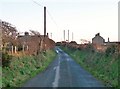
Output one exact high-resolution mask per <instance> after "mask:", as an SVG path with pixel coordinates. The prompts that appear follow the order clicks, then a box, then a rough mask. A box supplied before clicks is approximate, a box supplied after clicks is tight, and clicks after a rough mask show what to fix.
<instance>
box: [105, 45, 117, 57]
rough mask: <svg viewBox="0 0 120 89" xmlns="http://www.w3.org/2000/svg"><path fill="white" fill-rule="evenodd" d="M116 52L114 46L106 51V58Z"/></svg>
mask: <svg viewBox="0 0 120 89" xmlns="http://www.w3.org/2000/svg"><path fill="white" fill-rule="evenodd" d="M115 51H116V47H115V45H112V46H110V47H108V48H107V49H106V51H105V55H106V56H109V55H112V54H114V53H115Z"/></svg>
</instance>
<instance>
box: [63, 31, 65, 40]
mask: <svg viewBox="0 0 120 89" xmlns="http://www.w3.org/2000/svg"><path fill="white" fill-rule="evenodd" d="M63 38H64V41H65V30H64V31H63Z"/></svg>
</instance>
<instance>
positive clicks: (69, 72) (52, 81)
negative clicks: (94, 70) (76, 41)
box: [23, 47, 104, 87]
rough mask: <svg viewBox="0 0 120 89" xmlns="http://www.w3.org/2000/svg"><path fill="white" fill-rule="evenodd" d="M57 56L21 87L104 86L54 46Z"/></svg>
mask: <svg viewBox="0 0 120 89" xmlns="http://www.w3.org/2000/svg"><path fill="white" fill-rule="evenodd" d="M56 52H57V54H58V56H57V58H56V59H55V60H54V61H53V62H52V63H51V64H50V65H49V67H48V68H47V69H46V70H45V71H43V72H42V73H40V74H38V75H37V76H35V77H34V78H32V79H31V80H29V81H27V82H26V83H25V84H24V85H23V87H104V85H103V84H102V83H101V82H100V81H98V80H97V79H95V78H94V77H93V76H92V75H91V74H90V73H89V72H87V71H86V70H84V69H83V68H82V67H81V66H80V65H79V64H77V63H76V62H75V61H74V60H73V59H72V58H71V57H70V56H69V55H68V54H66V53H65V52H64V51H62V50H61V49H60V48H57V47H56Z"/></svg>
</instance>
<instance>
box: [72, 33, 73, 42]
mask: <svg viewBox="0 0 120 89" xmlns="http://www.w3.org/2000/svg"><path fill="white" fill-rule="evenodd" d="M72 41H73V32H72Z"/></svg>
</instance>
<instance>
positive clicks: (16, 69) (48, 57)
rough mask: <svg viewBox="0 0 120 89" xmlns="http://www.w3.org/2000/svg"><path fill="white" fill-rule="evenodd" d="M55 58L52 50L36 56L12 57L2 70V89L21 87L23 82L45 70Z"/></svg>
mask: <svg viewBox="0 0 120 89" xmlns="http://www.w3.org/2000/svg"><path fill="white" fill-rule="evenodd" d="M55 57H56V53H55V51H53V50H47V51H46V52H42V53H40V54H39V55H36V56H23V57H12V59H11V60H10V62H9V63H8V61H7V62H6V63H5V66H4V67H3V68H2V87H20V86H22V84H23V83H24V82H25V81H27V80H28V79H30V78H32V77H33V76H35V75H37V74H38V73H40V72H41V71H43V70H45V69H46V68H47V67H48V65H49V64H50V63H51V62H52V61H53V59H55ZM8 58H9V57H8Z"/></svg>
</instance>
